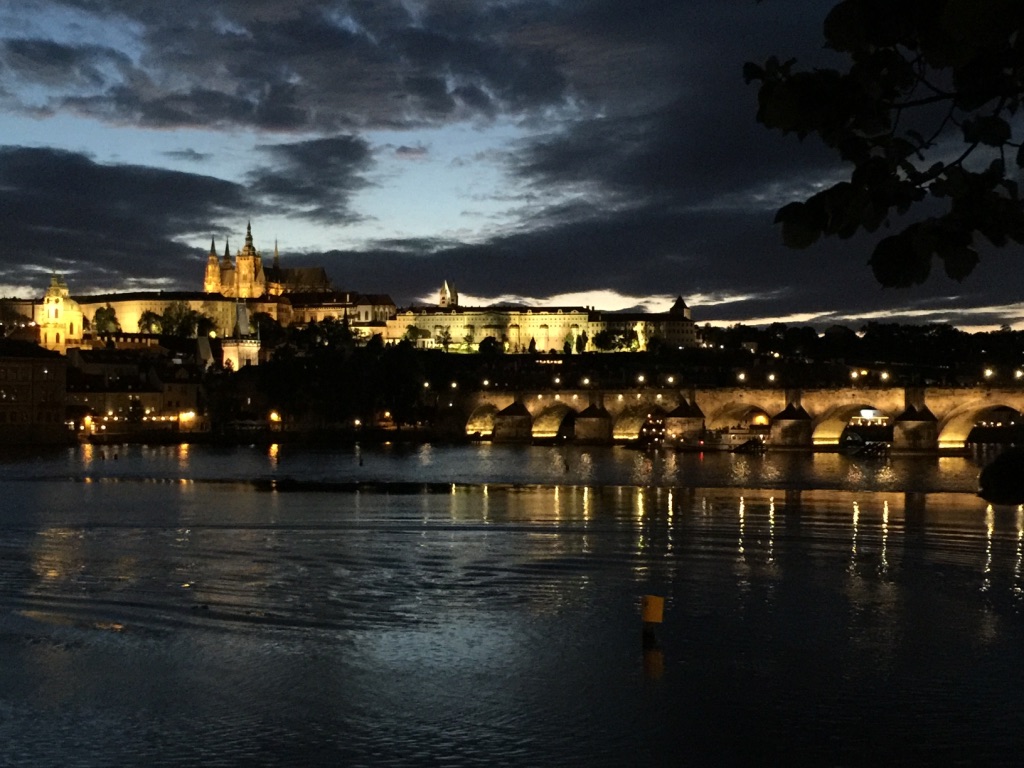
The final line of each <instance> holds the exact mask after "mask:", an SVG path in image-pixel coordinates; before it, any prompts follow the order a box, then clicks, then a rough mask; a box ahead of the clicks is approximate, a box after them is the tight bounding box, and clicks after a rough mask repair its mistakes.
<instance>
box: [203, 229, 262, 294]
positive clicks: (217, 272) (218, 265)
mask: <svg viewBox="0 0 1024 768" xmlns="http://www.w3.org/2000/svg"><path fill="white" fill-rule="evenodd" d="M276 250H277V249H276V246H275V259H276ZM203 290H204V291H205V292H206V293H219V294H221V295H222V296H225V297H227V298H232V299H256V298H259V297H261V296H263V295H264V294H265V293H266V292H267V279H266V275H265V274H264V271H263V257H262V256H261V254H260V252H259V251H257V250H256V246H255V245H253V240H252V223H251V222H249V223H248V224H246V227H245V245H244V246H243V247H242V250H240V251H239V252H238V253H237V254H236V255H235V258H234V259H232V258H231V245H230V241H228V240H225V241H224V256H223V258H221V259H219V260H218V259H217V251H216V244H215V242H214V241H213V240H211V241H210V253H209V256H208V257H207V259H206V273H205V275H204V277H203Z"/></svg>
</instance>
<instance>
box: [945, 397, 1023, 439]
mask: <svg viewBox="0 0 1024 768" xmlns="http://www.w3.org/2000/svg"><path fill="white" fill-rule="evenodd" d="M1000 408H1008V409H1009V410H1012V411H1016V412H1017V413H1020V410H1019V409H1018V408H1017V407H1016V406H1014V405H1011V404H1010V403H1008V402H998V401H995V400H980V401H974V402H971V403H967V404H966V405H962V406H960V407H958V408H954V409H953V410H952V411H950V413H949V414H947V415H946V417H945V418H944V419H943V420H942V421H941V422H940V423H939V448H963V447H964V446H965V445H966V444H967V437H968V436H969V435H970V434H971V430H972V429H974V426H975V425H976V424H977V423H978V422H979V421H980V420H981V417H982V416H984V415H985V414H986V413H989V412H992V411H995V410H997V409H1000Z"/></svg>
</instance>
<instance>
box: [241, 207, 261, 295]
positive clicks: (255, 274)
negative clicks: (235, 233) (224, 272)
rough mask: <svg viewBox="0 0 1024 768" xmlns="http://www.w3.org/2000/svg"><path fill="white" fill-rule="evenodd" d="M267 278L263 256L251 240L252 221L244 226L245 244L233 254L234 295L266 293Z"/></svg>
mask: <svg viewBox="0 0 1024 768" xmlns="http://www.w3.org/2000/svg"><path fill="white" fill-rule="evenodd" d="M266 290H267V279H266V276H265V275H264V274H263V257H262V256H261V255H260V252H259V251H257V250H256V247H255V246H254V245H253V242H252V222H249V223H248V224H246V227H245V245H244V246H242V250H240V251H239V252H238V255H237V256H235V291H234V293H235V296H236V297H237V298H239V299H255V298H258V297H260V296H262V295H263V294H264V293H266Z"/></svg>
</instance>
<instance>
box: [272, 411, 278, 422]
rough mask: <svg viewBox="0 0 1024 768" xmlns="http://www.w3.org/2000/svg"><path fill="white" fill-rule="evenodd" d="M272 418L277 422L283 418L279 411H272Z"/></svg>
mask: <svg viewBox="0 0 1024 768" xmlns="http://www.w3.org/2000/svg"><path fill="white" fill-rule="evenodd" d="M270 420H271V421H273V422H275V423H276V422H278V421H280V420H281V414H280V413H278V412H277V411H271V412H270Z"/></svg>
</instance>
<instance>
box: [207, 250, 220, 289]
mask: <svg viewBox="0 0 1024 768" xmlns="http://www.w3.org/2000/svg"><path fill="white" fill-rule="evenodd" d="M203 290H204V291H206V292H207V293H220V259H218V258H217V249H216V247H215V246H214V241H213V238H210V254H209V256H207V258H206V275H205V276H204V277H203Z"/></svg>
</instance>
